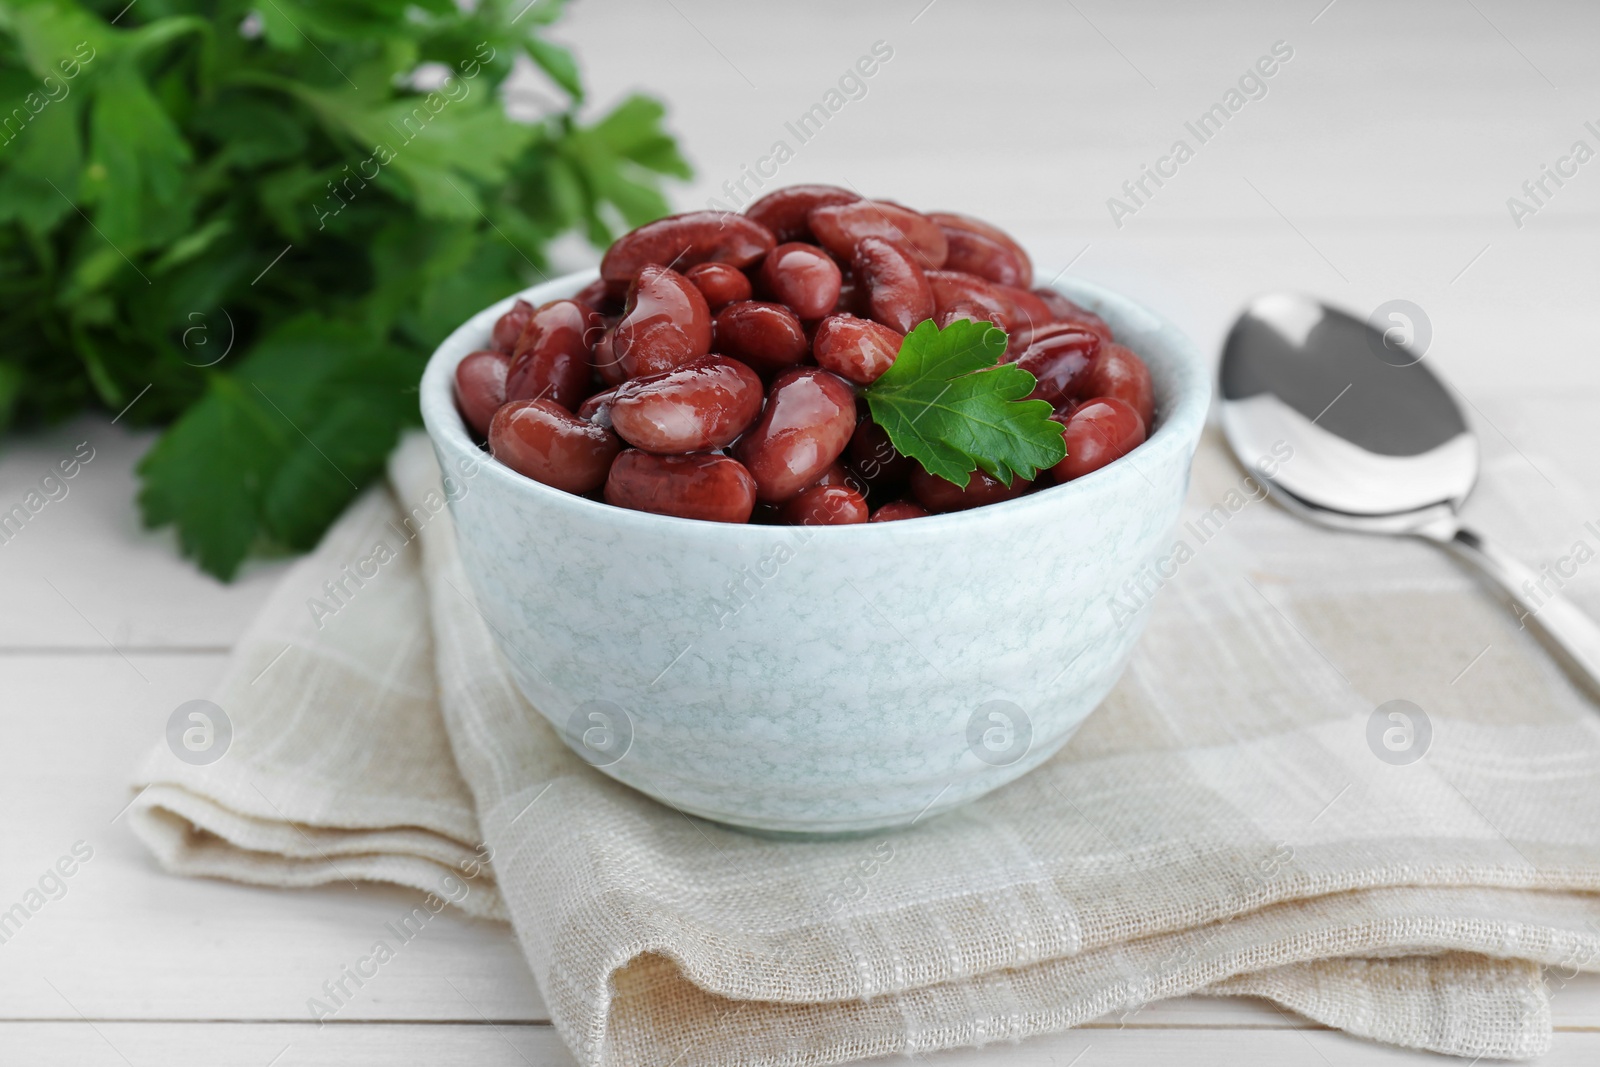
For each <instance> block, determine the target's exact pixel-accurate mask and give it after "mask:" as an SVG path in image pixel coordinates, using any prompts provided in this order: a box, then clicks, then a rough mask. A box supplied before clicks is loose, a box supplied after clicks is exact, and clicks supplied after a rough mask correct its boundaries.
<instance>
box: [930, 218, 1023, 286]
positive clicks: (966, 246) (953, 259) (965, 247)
mask: <svg viewBox="0 0 1600 1067" xmlns="http://www.w3.org/2000/svg"><path fill="white" fill-rule="evenodd" d="M928 218H930V219H932V220H933V221H934V222H935V223H936V224H937V225H938V227H939V228H940V229H941V230H943V231H944V235H945V238H946V239H947V240H948V241H949V242H950V254H949V256H948V257H947V258H946V259H945V263H944V266H945V269H946V270H959V271H963V272H965V273H967V274H976V275H977V276H978V277H980V278H987V279H988V280H989V281H991V282H999V283H1000V284H1001V285H1020V286H1026V285H1028V283H1030V282H1032V281H1033V262H1032V261H1031V260H1029V259H1028V253H1026V252H1024V251H1023V250H1022V246H1021V245H1019V244H1017V242H1016V241H1014V240H1012V239H1011V237H1010V236H1009V235H1008V234H1006V233H1005V232H1003V231H1001V230H999V229H996V228H995V227H993V226H990V225H989V224H988V223H986V222H980V221H979V220H977V219H974V218H968V217H967V216H966V215H957V214H954V213H952V212H946V211H930V212H929V213H928Z"/></svg>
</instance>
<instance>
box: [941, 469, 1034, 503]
mask: <svg viewBox="0 0 1600 1067" xmlns="http://www.w3.org/2000/svg"><path fill="white" fill-rule="evenodd" d="M1031 485H1033V483H1032V482H1025V481H1023V480H1022V479H1021V478H1013V479H1011V484H1010V485H1009V486H1008V485H1006V484H1005V483H1004V482H1002V481H1000V480H999V479H998V478H991V477H989V475H987V474H985V473H983V471H981V470H975V471H973V472H972V478H971V480H969V481H968V482H967V487H966V488H965V489H963V488H961V487H960V486H959V485H957V484H956V483H954V482H950V481H946V480H945V479H943V478H940V477H938V476H937V475H933V474H929V473H928V472H927V471H925V470H923V469H922V465H921V464H920V463H919V464H917V466H916V467H915V469H913V470H912V472H911V495H912V496H914V497H916V498H917V503H919V504H921V505H922V506H923V507H925V508H927V509H928V510H929V511H965V510H966V509H967V508H978V507H982V506H984V505H985V504H998V503H1000V501H1002V500H1011V499H1014V498H1015V497H1019V496H1021V495H1022V494H1023V493H1026V492H1027V491H1028V488H1029V487H1030V486H1031Z"/></svg>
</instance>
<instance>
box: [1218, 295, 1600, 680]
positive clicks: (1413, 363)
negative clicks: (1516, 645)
mask: <svg viewBox="0 0 1600 1067" xmlns="http://www.w3.org/2000/svg"><path fill="white" fill-rule="evenodd" d="M1400 333H1401V332H1400V331H1398V330H1395V329H1388V330H1384V331H1379V330H1378V329H1375V328H1374V327H1372V326H1370V325H1368V324H1367V323H1366V322H1363V321H1362V320H1360V319H1357V318H1353V317H1351V316H1350V315H1347V314H1345V313H1344V312H1342V311H1338V310H1336V309H1334V308H1330V307H1328V306H1326V305H1324V304H1322V303H1320V302H1318V301H1316V300H1312V299H1310V298H1309V297H1304V296H1297V295H1292V294H1284V293H1274V294H1271V295H1268V296H1263V297H1260V298H1258V299H1257V300H1255V301H1254V302H1253V303H1251V304H1250V306H1249V307H1248V308H1246V309H1245V311H1244V313H1243V314H1242V315H1240V316H1239V319H1238V321H1237V322H1235V323H1234V325H1233V329H1232V330H1231V331H1229V333H1228V339H1227V341H1226V342H1225V343H1224V344H1223V348H1222V372H1221V377H1222V382H1221V386H1222V387H1221V394H1222V429H1223V433H1224V434H1225V435H1226V436H1227V439H1228V444H1229V445H1230V446H1231V447H1232V448H1233V452H1234V454H1235V455H1236V456H1237V457H1238V458H1239V461H1240V462H1241V463H1243V464H1244V465H1245V466H1246V467H1247V468H1249V469H1250V470H1251V471H1253V472H1255V473H1256V474H1258V475H1259V476H1260V477H1261V479H1262V481H1263V482H1264V483H1265V484H1266V485H1267V488H1268V490H1269V491H1270V492H1271V494H1272V496H1273V498H1274V499H1276V500H1277V501H1278V502H1279V503H1280V504H1282V505H1283V506H1284V507H1285V508H1287V509H1288V510H1289V511H1291V512H1293V513H1294V514H1296V515H1298V516H1300V517H1301V518H1303V519H1306V520H1308V521H1310V522H1314V523H1318V524H1320V525H1323V526H1330V527H1334V528H1336V529H1340V530H1354V531H1359V532H1362V533H1374V534H1395V535H1409V536H1413V537H1420V538H1423V539H1424V540H1427V541H1432V542H1434V543H1435V544H1438V545H1441V546H1444V547H1446V548H1448V549H1450V550H1452V551H1453V552H1454V554H1455V555H1457V556H1458V557H1460V558H1461V559H1464V560H1466V561H1468V562H1470V563H1472V564H1473V565H1474V566H1476V567H1477V568H1478V570H1480V571H1481V572H1482V573H1483V574H1484V575H1485V576H1487V577H1488V578H1490V579H1492V580H1493V581H1494V583H1495V584H1496V585H1498V586H1499V587H1500V589H1501V591H1502V592H1503V593H1504V594H1505V596H1506V597H1507V598H1508V599H1509V600H1510V602H1511V604H1512V606H1513V607H1514V609H1515V610H1516V612H1517V615H1518V616H1519V618H1520V619H1521V620H1522V622H1523V624H1524V625H1526V624H1527V623H1528V622H1529V621H1530V620H1531V621H1532V622H1533V623H1534V626H1535V628H1536V629H1538V630H1540V631H1542V632H1543V634H1544V636H1545V637H1546V638H1547V639H1548V641H1549V642H1550V643H1551V644H1553V645H1554V646H1555V648H1556V649H1557V650H1558V651H1559V652H1560V653H1562V654H1563V655H1564V658H1565V659H1566V660H1567V666H1568V669H1569V670H1572V671H1574V672H1575V674H1576V675H1577V676H1578V677H1579V678H1580V679H1581V680H1583V681H1586V682H1587V683H1588V686H1589V688H1590V690H1591V692H1595V693H1600V626H1597V625H1596V624H1595V622H1594V620H1593V619H1591V618H1590V617H1589V616H1588V615H1586V614H1584V613H1583V612H1582V611H1580V610H1579V609H1578V608H1577V607H1575V606H1574V605H1573V604H1572V602H1571V601H1569V600H1567V599H1565V598H1564V597H1562V596H1561V594H1560V593H1559V591H1557V590H1555V589H1548V588H1545V587H1543V586H1542V585H1541V583H1542V582H1545V583H1547V582H1548V578H1549V576H1548V575H1547V574H1546V575H1541V574H1539V573H1538V572H1536V571H1534V570H1532V569H1530V568H1529V567H1527V566H1525V565H1524V564H1522V563H1520V562H1519V561H1517V560H1516V559H1514V558H1512V557H1511V556H1509V555H1507V554H1506V553H1505V552H1504V551H1502V550H1501V549H1499V548H1497V547H1495V546H1494V545H1492V544H1490V543H1489V542H1487V541H1485V540H1484V539H1483V537H1481V536H1480V535H1479V534H1477V533H1475V532H1473V531H1472V530H1470V529H1468V528H1467V527H1465V526H1464V525H1462V522H1461V519H1460V516H1459V514H1458V513H1459V511H1460V509H1461V505H1462V503H1463V502H1464V501H1465V500H1466V498H1467V494H1468V493H1470V492H1471V491H1472V487H1473V484H1474V483H1475V482H1476V481H1477V478H1478V441H1477V438H1476V437H1475V436H1474V435H1473V433H1472V430H1471V428H1470V427H1469V426H1468V425H1467V421H1466V419H1465V418H1464V417H1463V415H1462V413H1461V408H1460V407H1459V406H1458V405H1457V404H1456V401H1455V399H1454V398H1453V397H1452V396H1451V395H1450V393H1449V391H1448V390H1447V389H1446V388H1445V385H1444V383H1443V381H1441V380H1440V379H1439V378H1438V377H1436V376H1435V375H1434V374H1433V372H1432V371H1430V370H1429V369H1428V368H1427V367H1425V366H1423V364H1422V362H1421V359H1422V356H1421V354H1418V353H1416V352H1415V351H1414V350H1413V348H1412V346H1411V345H1410V344H1409V343H1408V342H1407V341H1406V340H1405V339H1404V338H1403V336H1401V335H1400ZM1291 450H1292V451H1291ZM1285 455H1288V457H1289V458H1287V459H1284V458H1283V457H1284V456H1285Z"/></svg>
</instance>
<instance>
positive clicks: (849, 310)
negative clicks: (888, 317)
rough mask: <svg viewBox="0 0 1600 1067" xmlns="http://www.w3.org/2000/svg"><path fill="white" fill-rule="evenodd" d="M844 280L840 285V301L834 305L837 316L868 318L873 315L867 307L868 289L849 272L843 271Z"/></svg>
mask: <svg viewBox="0 0 1600 1067" xmlns="http://www.w3.org/2000/svg"><path fill="white" fill-rule="evenodd" d="M843 274H844V280H843V281H842V282H840V283H839V300H838V302H837V303H835V304H834V305H833V313H834V314H835V315H855V316H856V317H857V318H863V319H864V318H866V317H867V316H868V315H870V314H872V310H871V309H870V308H869V307H868V306H867V288H866V286H864V285H862V284H861V283H860V282H858V281H856V278H855V275H854V274H853V273H851V272H850V271H848V270H845V271H843Z"/></svg>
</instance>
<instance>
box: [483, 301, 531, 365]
mask: <svg viewBox="0 0 1600 1067" xmlns="http://www.w3.org/2000/svg"><path fill="white" fill-rule="evenodd" d="M531 318H533V305H532V304H530V303H528V302H527V301H526V300H518V301H517V302H516V303H515V304H512V305H511V310H510V311H508V312H506V313H505V314H504V315H501V316H500V317H499V318H498V319H496V320H495V321H494V332H493V334H492V343H493V345H494V349H495V351H497V352H504V353H505V354H506V355H508V356H509V355H510V354H511V351H512V349H514V348H516V347H517V338H519V337H521V336H522V328H523V327H524V326H526V325H528V320H529V319H531Z"/></svg>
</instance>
